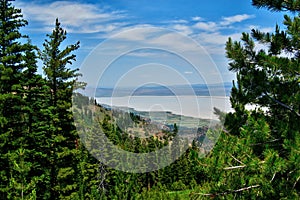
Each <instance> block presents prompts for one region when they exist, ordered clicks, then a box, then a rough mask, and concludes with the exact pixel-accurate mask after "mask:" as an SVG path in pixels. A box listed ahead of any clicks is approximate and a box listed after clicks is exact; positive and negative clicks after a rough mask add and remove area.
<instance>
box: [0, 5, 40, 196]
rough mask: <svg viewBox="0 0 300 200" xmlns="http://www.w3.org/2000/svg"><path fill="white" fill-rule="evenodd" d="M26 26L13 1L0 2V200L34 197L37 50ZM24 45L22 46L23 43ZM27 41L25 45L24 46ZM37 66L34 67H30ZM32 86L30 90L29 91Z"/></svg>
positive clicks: (35, 179)
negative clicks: (31, 140)
mask: <svg viewBox="0 0 300 200" xmlns="http://www.w3.org/2000/svg"><path fill="white" fill-rule="evenodd" d="M26 25H27V21H26V20H24V19H23V18H22V13H21V10H20V9H16V8H15V7H14V6H13V5H12V4H11V1H10V0H1V1H0V198H1V199H6V198H25V197H28V196H30V195H33V193H35V186H36V185H35V184H36V182H37V180H38V179H39V177H38V175H36V174H35V173H33V174H32V176H31V175H30V174H31V173H32V172H33V171H34V169H33V166H34V163H33V162H34V160H33V159H32V157H31V150H32V148H31V147H29V143H28V141H29V140H28V138H30V137H32V138H33V136H32V135H30V134H31V131H30V128H29V127H31V124H32V121H31V120H30V118H31V117H30V116H31V115H30V111H29V110H32V107H31V103H32V102H30V103H29V102H27V97H28V96H30V94H33V91H32V90H31V89H32V87H35V86H34V85H35V81H36V80H35V79H36V78H37V77H38V76H37V75H36V74H35V72H36V68H37V66H36V65H35V62H36V61H35V59H36V57H35V56H34V55H35V50H36V47H34V46H33V45H31V44H30V42H29V41H28V37H27V36H25V35H22V34H21V33H20V28H21V27H23V26H26ZM22 41H23V42H22ZM25 41H26V42H25ZM32 63H34V64H33V65H31V64H32ZM29 74H30V76H28V75H29ZM29 82H31V86H30V87H28V84H29Z"/></svg>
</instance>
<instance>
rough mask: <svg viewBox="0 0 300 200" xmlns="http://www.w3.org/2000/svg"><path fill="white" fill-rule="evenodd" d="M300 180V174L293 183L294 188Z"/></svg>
mask: <svg viewBox="0 0 300 200" xmlns="http://www.w3.org/2000/svg"><path fill="white" fill-rule="evenodd" d="M299 180H300V176H299V177H298V178H297V180H296V181H295V183H294V185H293V189H294V188H295V187H296V185H297V183H298V181H299Z"/></svg>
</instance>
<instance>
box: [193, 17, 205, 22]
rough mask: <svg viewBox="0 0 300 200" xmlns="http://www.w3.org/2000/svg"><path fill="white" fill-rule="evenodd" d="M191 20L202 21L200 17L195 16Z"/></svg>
mask: <svg viewBox="0 0 300 200" xmlns="http://www.w3.org/2000/svg"><path fill="white" fill-rule="evenodd" d="M192 20H193V21H202V20H203V18H202V17H199V16H195V17H192Z"/></svg>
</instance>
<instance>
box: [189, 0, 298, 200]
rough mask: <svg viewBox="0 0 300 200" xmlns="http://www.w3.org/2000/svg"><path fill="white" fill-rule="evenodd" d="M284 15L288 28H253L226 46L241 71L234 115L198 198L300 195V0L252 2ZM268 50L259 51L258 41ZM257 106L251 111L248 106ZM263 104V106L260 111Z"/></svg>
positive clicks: (233, 97) (232, 63)
mask: <svg viewBox="0 0 300 200" xmlns="http://www.w3.org/2000/svg"><path fill="white" fill-rule="evenodd" d="M253 5H255V6H257V7H266V8H268V9H270V10H272V11H283V10H286V11H291V12H293V13H296V14H297V15H294V16H293V17H291V16H289V15H285V16H284V22H283V24H284V25H285V29H284V30H281V28H280V27H279V26H278V25H276V27H275V31H274V33H263V32H261V31H259V30H252V33H251V35H250V34H248V33H243V34H242V38H241V40H242V41H241V42H238V41H236V42H234V41H232V40H231V39H229V40H228V42H227V44H226V51H227V57H228V58H229V59H230V63H229V69H230V70H231V71H234V72H236V74H237V85H234V87H233V89H232V92H231V98H230V100H231V104H232V107H233V108H234V109H235V112H234V113H230V114H228V115H227V116H226V120H225V126H226V129H227V130H228V131H225V132H224V133H223V134H222V135H221V137H220V139H219V141H218V144H217V145H216V147H215V149H214V150H213V153H212V154H211V155H210V157H209V159H207V163H206V165H208V166H209V167H207V168H206V170H207V171H206V172H207V174H208V175H209V180H210V181H209V182H207V184H205V185H204V186H203V188H202V191H201V192H199V193H198V192H197V193H195V194H194V195H192V196H193V198H194V199H197V198H205V197H209V198H211V197H215V198H217V199H223V198H240V199H254V198H259V199H271V198H283V199H299V198H300V183H299V181H300V158H299V151H300V133H299V130H300V124H299V120H300V114H299V113H300V85H299V74H300V63H299V61H300V59H299V58H300V43H299V41H300V35H299V33H300V16H299V5H300V1H299V0H296V1H295V0H287V1H283V0H278V1H268V0H253ZM257 42H259V43H261V44H263V45H265V47H266V49H268V50H265V49H261V50H257V49H256V43H257ZM247 104H252V105H256V106H257V108H256V109H255V110H253V111H247V110H246V109H245V105H247ZM262 108H264V110H263V109H262Z"/></svg>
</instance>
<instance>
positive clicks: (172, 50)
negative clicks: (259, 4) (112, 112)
mask: <svg viewBox="0 0 300 200" xmlns="http://www.w3.org/2000/svg"><path fill="white" fill-rule="evenodd" d="M14 5H16V6H17V7H19V8H21V9H22V12H23V14H24V17H25V19H27V20H28V21H29V25H28V26H27V27H26V28H24V29H23V31H24V32H25V33H26V34H28V35H29V36H30V37H31V39H32V42H33V43H34V44H36V45H38V46H39V47H42V43H43V41H44V39H45V35H46V34H47V33H50V32H51V30H52V28H53V27H54V21H55V18H57V17H58V18H59V20H60V21H61V23H62V26H63V28H65V29H66V30H67V32H68V40H67V43H69V44H71V43H75V42H76V41H78V40H79V41H80V42H81V48H80V49H79V50H78V51H77V52H76V54H77V58H78V59H77V62H76V63H75V64H74V65H73V66H72V67H78V68H85V71H83V72H84V76H85V73H86V76H85V78H86V79H85V81H87V82H90V85H97V84H98V85H100V86H102V87H111V86H114V85H116V84H122V86H133V85H135V84H142V83H141V82H139V81H136V80H135V81H133V77H137V78H139V79H142V80H145V81H144V84H145V83H151V81H152V82H155V83H157V81H158V79H165V80H168V81H166V82H163V83H159V84H176V83H177V84H182V83H184V82H189V83H204V82H206V83H212V82H213V80H214V81H215V82H219V81H224V82H230V81H231V80H233V79H234V78H235V75H234V74H233V73H231V72H229V71H228V70H227V66H228V60H227V59H226V57H225V50H224V47H225V42H226V41H227V39H228V37H232V38H233V39H235V40H238V39H239V38H240V36H241V33H242V32H249V31H250V30H251V29H252V28H259V29H260V30H262V31H272V30H274V27H275V24H276V23H277V24H279V25H281V22H282V13H271V12H269V11H267V10H265V9H260V10H258V9H256V8H254V7H252V6H251V1H243V0H242V1H241V0H215V1H196V0H151V1H149V0H109V1H108V0H101V1H91V0H85V1H84V0H75V1H74V0H72V1H46V0H33V1H25V0H16V2H14ZM281 27H282V26H281ZM116 34H117V35H116ZM105 41H108V42H106V43H105ZM193 42H194V43H193ZM195 43H197V44H198V45H199V46H201V47H203V49H202V50H199V48H198V47H197V48H196V47H195ZM96 47H98V48H96ZM146 47H147V48H146ZM149 47H150V48H149ZM95 48H96V49H95ZM132 48H135V49H132ZM151 48H152V49H151ZM128 49H130V51H129V52H127V53H126V54H124V52H125V51H126V50H128ZM93 50H94V51H93ZM100 54H101V55H100ZM112 54H113V56H112ZM117 54H120V55H119V57H114V56H116V55H117ZM123 54H124V55H123ZM89 55H90V56H89ZM114 58H117V59H114ZM111 59H113V60H111ZM191 60H193V61H191ZM189 61H191V62H189ZM193 63H194V64H195V65H198V67H196V68H195V66H193ZM87 65H88V66H87ZM92 65H93V66H92ZM108 65H109V66H108ZM151 65H152V66H151ZM151 67H152V68H153V70H149V69H151ZM162 68H164V69H163V70H166V69H167V71H168V70H169V69H171V70H174V71H176V73H177V74H178V75H180V76H181V77H182V80H184V81H178V79H174V78H172V77H170V76H168V75H167V74H166V75H165V76H163V75H162V73H161V70H160V69H162ZM135 69H136V70H135ZM197 69H198V72H199V70H200V73H197ZM40 71H41V70H40ZM129 72H130V73H129ZM126 74H128V77H127V78H126ZM214 74H218V76H216V77H214ZM151 77H152V78H153V80H151ZM158 77H159V78H158ZM174 77H176V75H174ZM208 77H211V80H210V78H208ZM120 80H121V81H120Z"/></svg>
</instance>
